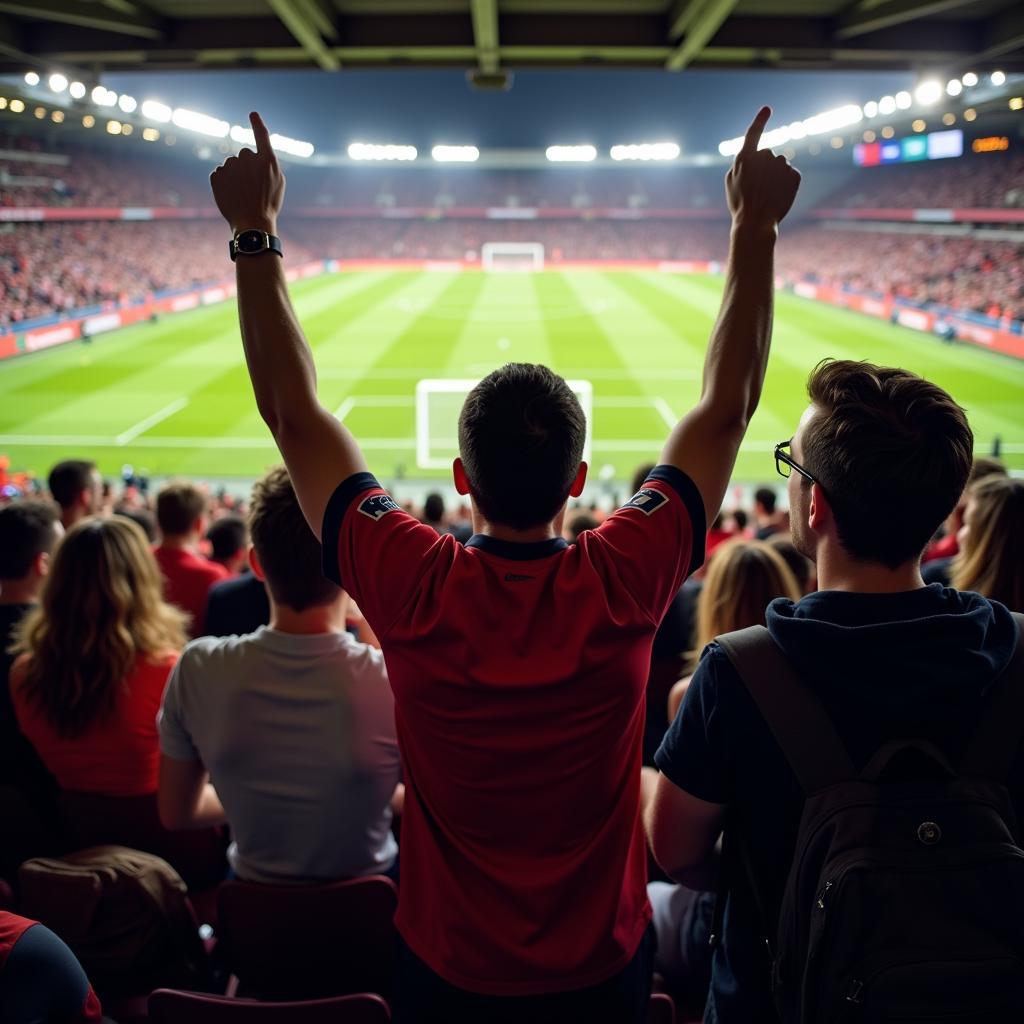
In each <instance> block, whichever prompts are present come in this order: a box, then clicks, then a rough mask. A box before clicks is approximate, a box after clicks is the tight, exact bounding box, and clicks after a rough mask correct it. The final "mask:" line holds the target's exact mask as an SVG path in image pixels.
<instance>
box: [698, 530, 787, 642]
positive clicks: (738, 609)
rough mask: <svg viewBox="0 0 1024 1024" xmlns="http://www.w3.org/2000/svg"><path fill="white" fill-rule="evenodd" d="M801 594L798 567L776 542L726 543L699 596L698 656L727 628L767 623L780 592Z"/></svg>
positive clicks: (715, 556) (717, 550) (714, 557)
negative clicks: (767, 614)
mask: <svg viewBox="0 0 1024 1024" xmlns="http://www.w3.org/2000/svg"><path fill="white" fill-rule="evenodd" d="M801 596H802V594H801V591H800V586H799V584H798V583H797V581H796V577H795V576H794V575H793V570H792V569H790V567H789V566H788V565H787V564H786V561H785V559H784V558H783V557H782V556H781V555H780V554H779V553H778V551H776V550H775V548H773V547H772V546H771V545H770V544H767V543H765V542H764V541H760V540H743V539H742V538H737V539H735V540H730V541H726V542H725V543H724V544H720V545H719V546H718V547H717V548H715V550H714V553H713V554H712V556H711V561H710V562H709V563H708V571H707V576H706V577H705V578H704V586H703V587H702V588H701V592H700V597H699V599H698V601H697V644H696V648H695V651H694V654H695V656H696V657H699V656H700V652H701V651H702V650H704V648H705V647H706V646H707V645H708V644H709V643H711V641H712V640H714V638H715V637H716V636H718V635H719V634H721V633H729V632H731V631H732V630H734V629H743V628H744V627H746V626H756V625H762V626H763V625H764V613H765V609H766V608H767V607H768V604H769V603H770V602H771V601H773V600H774V599H775V598H776V597H788V598H790V600H793V601H799V600H800V598H801Z"/></svg>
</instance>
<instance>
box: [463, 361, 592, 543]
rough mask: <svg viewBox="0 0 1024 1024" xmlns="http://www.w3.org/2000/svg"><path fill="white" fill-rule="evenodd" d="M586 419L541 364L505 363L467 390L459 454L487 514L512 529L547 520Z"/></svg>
mask: <svg viewBox="0 0 1024 1024" xmlns="http://www.w3.org/2000/svg"><path fill="white" fill-rule="evenodd" d="M586 429H587V422H586V417H585V416H584V415H583V409H582V408H581V406H580V403H579V400H578V399H577V398H576V396H575V395H574V394H573V392H572V389H571V388H570V387H569V385H568V384H566V382H565V381H564V380H563V379H562V378H561V377H559V376H558V374H557V373H553V372H552V371H551V370H549V369H548V368H547V367H546V366H539V365H536V364H534V363H508V364H507V365H506V366H503V367H502V368H501V369H500V370H495V371H494V372H493V373H490V374H488V375H487V376H486V377H484V379H483V380H482V381H480V383H479V384H477V386H476V387H475V388H473V390H472V391H470V393H469V394H468V395H467V396H466V401H465V403H464V404H463V406H462V412H461V414H460V415H459V455H460V456H461V458H462V463H463V468H464V469H465V471H466V477H467V479H468V481H469V487H470V491H471V492H472V495H473V499H474V501H475V502H476V505H477V508H479V510H480V513H481V514H482V515H483V517H484V518H485V519H487V520H488V521H489V522H492V523H501V524H502V525H504V526H511V527H512V528H513V529H516V530H525V529H529V528H530V527H531V526H539V525H541V524H542V523H547V522H550V521H551V520H552V519H554V517H555V516H556V515H557V514H558V510H559V509H560V508H561V507H562V506H563V505H564V504H565V501H566V499H567V498H568V497H569V490H570V488H571V487H572V483H573V480H574V479H575V477H576V473H577V472H578V470H579V466H580V461H581V460H582V458H583V442H584V438H585V436H586Z"/></svg>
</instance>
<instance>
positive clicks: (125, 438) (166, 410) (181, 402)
mask: <svg viewBox="0 0 1024 1024" xmlns="http://www.w3.org/2000/svg"><path fill="white" fill-rule="evenodd" d="M186 405H188V399H187V398H178V399H176V400H175V401H173V402H169V403H168V404H167V405H165V406H164V407H163V408H162V409H157V411H156V412H155V413H153V415H152V416H147V417H146V418H145V419H144V420H139V422H138V423H136V424H135V425H134V426H131V427H129V428H128V429H127V430H126V431H125V432H124V433H123V434H118V435H117V437H116V438H115V441H116V442H117V444H118V445H126V444H128V442H129V441H134V440H135V438H137V437H138V436H139V434H144V433H145V432H146V431H147V430H149V429H150V428H151V427H155V426H156V425H157V424H158V423H162V422H163V421H164V420H166V419H168V418H169V417H171V416H173V415H174V414H175V413H176V412H181V410H182V409H184V408H185V406H186Z"/></svg>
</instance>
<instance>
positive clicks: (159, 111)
mask: <svg viewBox="0 0 1024 1024" xmlns="http://www.w3.org/2000/svg"><path fill="white" fill-rule="evenodd" d="M171 113H172V111H171V108H170V107H169V106H167V104H166V103H161V102H160V101H159V100H144V101H143V103H142V116H143V117H148V118H149V119H150V121H159V122H160V123H161V124H166V123H167V122H168V121H170V119H171Z"/></svg>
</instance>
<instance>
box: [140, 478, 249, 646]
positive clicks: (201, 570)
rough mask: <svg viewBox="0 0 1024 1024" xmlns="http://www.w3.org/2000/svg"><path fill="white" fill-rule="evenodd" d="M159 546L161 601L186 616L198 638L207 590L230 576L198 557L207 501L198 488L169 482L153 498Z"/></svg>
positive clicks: (183, 483) (194, 634) (157, 552)
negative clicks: (154, 500)
mask: <svg viewBox="0 0 1024 1024" xmlns="http://www.w3.org/2000/svg"><path fill="white" fill-rule="evenodd" d="M156 521H157V525H158V526H159V527H160V543H159V544H158V545H157V547H155V548H154V549H153V554H154V556H155V557H156V561H157V564H158V565H159V566H160V572H161V573H163V577H164V598H165V599H166V600H168V601H169V602H170V603H171V604H174V605H177V606H178V607H179V608H181V609H182V611H186V612H188V613H189V616H190V617H191V621H190V624H189V632H190V633H191V634H192V636H201V635H202V632H203V618H204V616H205V614H206V599H207V596H208V595H209V593H210V588H211V587H212V586H213V585H214V584H215V583H219V582H220V581H221V580H226V579H228V577H230V575H231V573H230V571H229V570H228V569H226V568H225V567H224V566H223V565H220V564H219V563H217V562H211V561H210V559H208V558H204V557H203V556H202V555H201V554H200V553H199V543H200V541H201V540H202V538H203V535H204V534H205V533H206V524H207V500H206V495H205V494H203V492H202V491H201V490H199V488H198V487H196V486H194V485H193V484H190V483H188V482H187V481H184V480H172V481H171V482H170V483H168V484H165V485H164V486H163V487H161V488H160V493H159V494H158V495H157V496H156Z"/></svg>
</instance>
